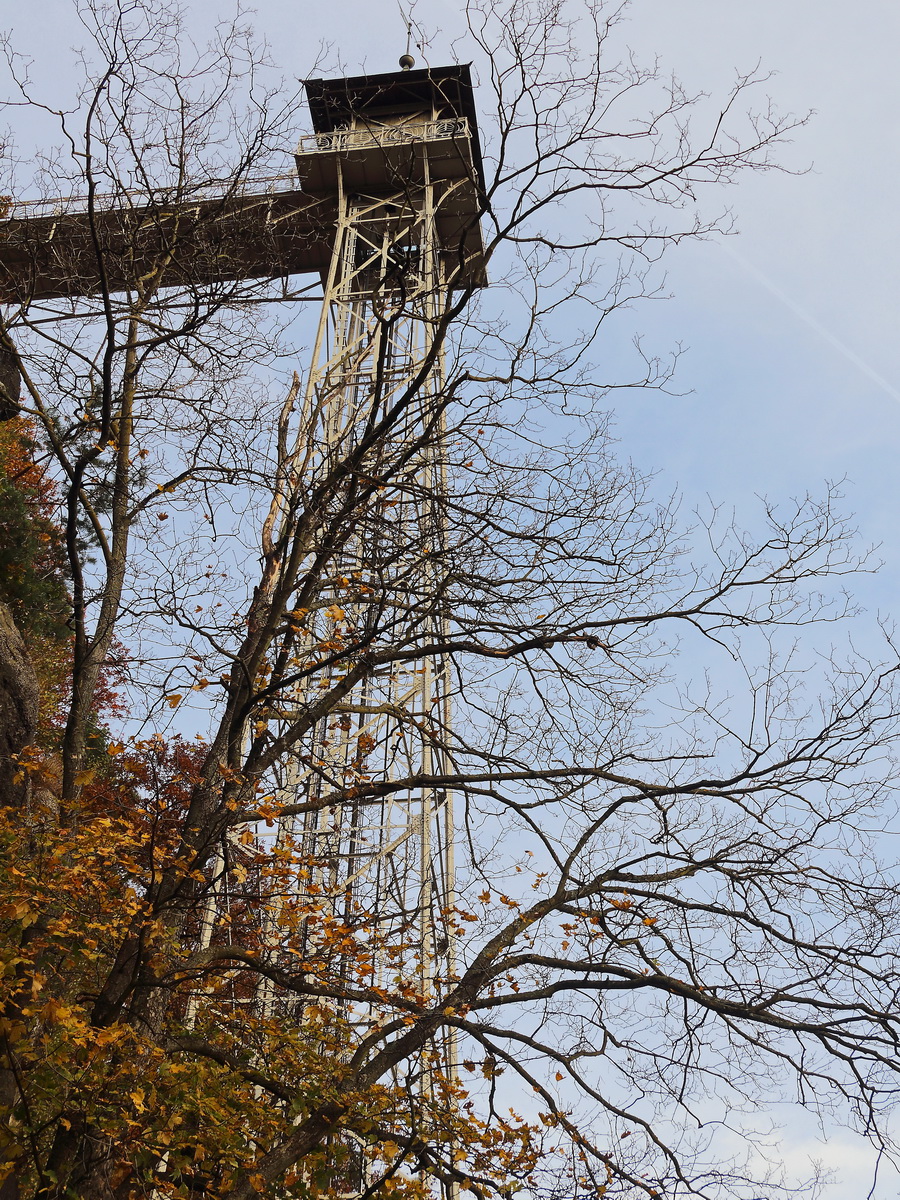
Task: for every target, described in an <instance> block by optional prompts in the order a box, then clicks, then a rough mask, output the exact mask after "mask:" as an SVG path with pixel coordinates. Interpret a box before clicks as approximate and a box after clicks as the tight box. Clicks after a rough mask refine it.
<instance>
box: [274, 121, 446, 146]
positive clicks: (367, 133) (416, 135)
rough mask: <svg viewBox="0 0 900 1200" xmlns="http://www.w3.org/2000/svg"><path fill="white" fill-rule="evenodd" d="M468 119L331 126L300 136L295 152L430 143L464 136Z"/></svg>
mask: <svg viewBox="0 0 900 1200" xmlns="http://www.w3.org/2000/svg"><path fill="white" fill-rule="evenodd" d="M468 136H469V122H468V121H467V120H466V119H465V117H444V118H442V119H441V120H440V121H426V122H424V123H423V124H419V125H371V126H367V127H365V128H363V129H334V130H332V131H331V132H330V133H312V134H308V135H307V136H306V137H302V138H301V139H300V145H299V146H298V147H297V153H298V154H321V153H322V152H323V151H325V152H328V151H333V152H339V151H341V152H345V153H346V152H347V151H349V150H366V149H369V148H370V147H373V146H379V147H385V146H401V145H407V144H409V143H410V142H433V141H443V140H449V139H451V138H458V137H468Z"/></svg>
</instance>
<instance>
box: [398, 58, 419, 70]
mask: <svg viewBox="0 0 900 1200" xmlns="http://www.w3.org/2000/svg"><path fill="white" fill-rule="evenodd" d="M415 65H416V60H415V59H414V58H413V56H412V55H411V54H401V55H400V66H401V67H402V68H403V70H404V71H411V70H412V68H413V67H414V66H415Z"/></svg>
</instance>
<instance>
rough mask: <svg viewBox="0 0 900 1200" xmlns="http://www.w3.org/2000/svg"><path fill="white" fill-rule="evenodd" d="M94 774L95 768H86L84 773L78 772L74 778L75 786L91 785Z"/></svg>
mask: <svg viewBox="0 0 900 1200" xmlns="http://www.w3.org/2000/svg"><path fill="white" fill-rule="evenodd" d="M96 774H97V769H96V767H88V769H87V770H86V771H79V772H78V774H77V775H76V776H75V786H76V787H84V786H85V784H88V783H92V782H93V780H94V776H95V775H96Z"/></svg>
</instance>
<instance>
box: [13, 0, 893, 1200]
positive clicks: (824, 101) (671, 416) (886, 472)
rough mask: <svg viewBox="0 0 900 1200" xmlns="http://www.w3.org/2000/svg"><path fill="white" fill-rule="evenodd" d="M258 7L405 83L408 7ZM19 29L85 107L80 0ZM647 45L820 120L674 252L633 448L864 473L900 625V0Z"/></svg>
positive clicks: (848, 1195)
mask: <svg viewBox="0 0 900 1200" xmlns="http://www.w3.org/2000/svg"><path fill="white" fill-rule="evenodd" d="M189 7H190V8H191V12H192V18H193V20H194V21H196V24H197V27H198V29H200V28H202V26H203V25H204V24H205V23H206V22H207V21H208V20H210V19H212V18H213V17H214V16H215V15H216V14H218V13H220V12H221V13H224V12H227V11H229V6H228V5H227V4H226V3H225V0H194V2H193V4H192V5H189ZM255 8H256V12H257V17H256V23H257V27H258V29H259V30H260V32H261V33H263V34H264V35H266V36H267V37H268V39H269V40H270V42H271V43H272V46H273V55H274V57H275V59H276V61H277V62H278V63H279V65H280V66H281V67H282V68H283V69H284V70H285V71H286V72H287V73H290V74H295V75H298V76H302V75H303V74H305V73H306V72H307V71H308V70H309V68H310V64H311V63H312V61H313V59H314V58H315V55H316V52H317V49H318V46H319V43H320V42H321V41H327V42H329V43H331V44H332V46H333V48H334V49H333V54H332V60H334V59H335V58H336V57H337V56H338V55H339V56H340V60H341V61H342V62H343V64H344V66H345V67H346V68H347V69H348V70H349V71H351V72H355V71H357V70H358V69H360V68H361V67H364V68H366V69H368V70H371V71H381V70H392V69H394V68H395V66H396V60H397V56H398V55H399V54H400V53H401V52H402V51H403V49H404V44H405V34H404V29H403V24H402V21H401V19H400V17H399V14H398V11H397V6H396V3H395V2H394V0H335V2H332V3H319V4H310V3H308V2H300V3H298V2H297V0H290V2H288V0H257V2H256V4H255ZM12 11H13V10H12V7H10V9H8V10H7V12H8V13H9V12H12ZM415 13H416V17H417V19H418V20H419V21H420V22H421V24H422V25H423V26H425V27H426V28H428V29H429V30H431V31H434V32H435V33H436V37H435V44H434V49H433V51H432V52H431V53H430V60H431V62H432V63H434V64H436V65H438V64H439V63H440V61H442V60H444V59H446V58H448V57H450V55H449V53H448V51H447V46H448V45H449V42H450V40H451V38H452V37H453V35H454V34H455V33H456V32H457V31H458V30H459V29H461V27H462V22H461V20H460V15H459V14H460V6H459V5H458V4H457V3H456V0H419V3H418V4H417V6H416V10H415ZM5 20H6V21H10V17H9V16H7V17H6V18H5ZM11 23H12V25H13V29H14V33H15V35H16V39H17V41H18V42H19V44H20V45H21V47H22V48H23V49H25V50H27V51H28V52H29V53H30V54H31V55H32V56H33V57H34V59H35V65H34V75H35V77H36V79H38V80H40V81H44V82H45V83H46V84H47V85H48V86H51V87H58V88H59V89H60V95H62V94H64V90H65V87H66V84H67V81H68V80H70V79H71V77H72V76H71V67H70V63H71V59H70V56H69V54H68V48H69V47H70V46H71V45H72V44H73V43H75V42H77V41H79V40H81V37H80V34H79V33H78V31H77V26H76V23H75V21H74V15H73V5H72V3H71V0H34V2H33V3H32V4H31V5H30V6H27V7H26V6H24V5H22V6H20V7H19V11H18V12H17V13H16V14H15V15H14V16H13V17H12V19H11ZM438 31H439V32H438ZM628 39H629V41H630V42H631V43H632V44H633V45H634V47H635V48H636V49H637V50H639V51H640V52H641V53H643V54H651V53H658V54H659V55H661V56H662V58H663V60H664V61H665V63H666V64H667V65H670V66H671V67H673V68H674V69H676V70H677V71H678V72H679V74H681V75H682V76H683V77H684V78H685V80H686V82H687V83H688V85H689V86H691V87H695V88H703V89H708V90H715V89H721V88H722V87H724V86H727V84H728V82H729V81H730V79H731V78H732V77H733V73H734V69H735V68H740V69H747V68H750V67H752V66H753V65H754V64H755V63H756V62H757V60H761V61H762V63H763V65H764V67H766V68H768V69H771V70H773V71H776V72H777V73H778V74H777V76H776V78H774V79H773V80H772V82H771V84H770V85H769V90H770V91H771V93H772V94H773V95H774V96H775V98H776V99H777V101H778V102H779V104H780V105H781V106H782V107H785V108H794V109H797V110H805V109H810V108H812V109H815V110H817V115H816V116H814V117H813V119H812V120H811V123H810V124H809V126H808V127H807V128H806V129H804V130H802V131H800V132H799V133H798V134H797V136H796V139H795V142H794V145H793V146H791V147H789V148H787V150H786V151H785V153H784V161H785V162H786V164H787V165H789V166H793V167H798V168H799V167H803V166H806V165H807V164H812V167H811V170H810V171H809V172H808V173H806V174H803V175H799V176H795V175H765V176H754V177H749V178H747V179H746V180H745V181H744V182H743V183H741V184H739V185H737V186H735V187H733V188H731V189H729V191H728V192H727V193H726V194H725V196H724V198H723V202H724V203H727V204H728V205H729V206H730V207H731V208H732V209H733V211H734V213H735V216H736V224H737V227H738V228H739V230H740V235H739V236H738V237H735V238H732V239H730V240H729V246H730V248H731V249H730V250H729V248H727V247H723V246H722V245H721V244H719V243H716V242H708V243H705V244H702V245H696V246H693V247H684V248H683V249H681V250H679V251H677V252H676V253H674V254H673V255H672V257H671V259H670V260H669V262H668V281H669V289H670V290H671V291H672V293H673V299H672V300H670V301H669V302H668V303H666V304H664V305H660V304H656V305H653V306H651V307H650V308H648V309H646V310H644V311H643V312H642V313H635V314H634V319H633V325H634V329H635V330H641V331H643V332H644V334H645V335H646V338H647V342H648V346H652V348H654V349H659V350H661V351H665V350H666V349H667V348H668V347H670V346H671V345H673V344H674V343H676V342H681V343H683V344H684V345H685V346H687V347H688V348H689V352H688V353H687V354H686V356H685V357H684V358H683V360H682V363H681V369H680V374H679V378H678V383H679V386H680V387H681V388H682V389H683V390H685V391H686V392H687V393H688V394H686V395H685V396H683V397H681V398H674V399H667V398H665V397H661V396H659V395H658V394H656V393H649V394H646V395H637V394H635V393H626V394H625V396H624V397H623V398H622V400H621V402H620V404H619V407H618V425H619V430H620V434H621V437H622V440H623V443H624V449H625V450H626V452H627V453H629V454H630V455H631V456H632V457H633V458H634V459H635V460H636V461H637V462H638V463H639V464H640V465H641V466H642V467H645V468H648V469H654V468H655V469H658V470H659V471H660V472H661V486H663V487H664V488H666V489H670V488H674V487H676V486H678V487H680V488H681V489H682V490H683V491H684V493H685V495H686V499H687V501H688V502H689V503H693V502H695V501H698V500H700V499H702V497H704V496H705V495H706V494H707V493H708V494H710V495H711V496H713V497H714V498H716V499H719V500H722V501H724V502H726V503H727V504H729V505H732V504H733V505H735V506H736V507H737V510H738V515H739V518H742V519H744V520H746V521H748V522H749V521H750V520H751V516H750V506H751V503H752V497H753V495H754V494H755V493H757V492H764V493H767V494H770V495H772V496H780V495H786V494H790V493H796V492H799V491H804V490H806V489H808V488H809V489H812V490H816V489H817V488H818V487H819V486H820V484H821V481H822V480H823V479H825V478H831V479H834V478H840V477H842V476H847V477H848V479H849V481H850V482H849V490H848V504H849V506H850V507H851V508H852V509H853V510H854V511H855V513H856V514H857V519H858V523H859V526H860V530H861V535H862V538H863V540H865V541H875V542H881V543H882V557H883V558H884V560H885V564H886V565H885V569H884V571H883V572H882V573H881V575H880V576H879V577H877V578H876V579H868V580H864V581H862V582H861V584H860V586H859V588H858V589H857V590H858V591H859V593H860V595H861V596H862V598H863V600H864V602H865V603H866V604H867V605H868V606H869V608H870V611H872V612H874V611H876V610H883V611H886V612H889V611H891V610H893V611H894V612H898V611H900V603H898V594H900V521H898V515H900V473H898V471H897V467H896V462H897V459H898V456H900V345H898V339H897V332H896V331H897V323H898V316H900V293H898V288H897V284H896V279H897V276H898V271H900V233H898V225H897V220H896V215H895V212H896V205H897V194H898V183H900V150H898V139H897V136H896V126H897V124H898V120H900V72H898V70H897V59H898V57H900V7H897V6H893V5H890V4H888V3H887V2H886V0H857V3H856V4H855V5H853V6H852V8H850V7H848V6H847V5H846V4H840V5H839V4H838V3H836V2H835V0H754V3H752V4H749V3H746V2H743V0H742V2H741V3H737V2H735V0H635V3H634V6H633V8H632V12H631V18H630V29H629V33H628ZM463 57H468V55H467V54H463ZM476 67H477V63H476ZM299 132H303V131H302V130H298V133H299ZM23 148H25V147H24V146H23ZM776 1120H777V1121H778V1122H779V1123H781V1122H783V1123H784V1126H785V1142H784V1151H783V1153H784V1157H785V1162H786V1163H789V1164H790V1166H791V1167H796V1168H797V1169H802V1168H803V1166H804V1164H805V1160H807V1159H808V1158H809V1156H810V1155H812V1156H813V1157H818V1158H821V1159H822V1160H823V1161H824V1162H826V1163H828V1164H830V1165H833V1166H834V1167H836V1168H837V1169H838V1171H839V1172H840V1174H841V1183H840V1184H837V1185H835V1186H833V1187H831V1188H829V1189H827V1190H826V1191H825V1192H824V1193H823V1200H861V1197H862V1196H864V1195H865V1194H866V1191H867V1190H868V1184H869V1182H870V1178H867V1172H866V1165H867V1163H868V1162H870V1161H871V1159H870V1156H869V1155H868V1154H867V1152H866V1151H865V1149H864V1148H861V1147H859V1146H858V1145H857V1144H855V1143H853V1142H852V1141H851V1140H850V1139H849V1137H845V1136H844V1135H837V1134H832V1135H831V1136H830V1137H829V1139H828V1141H827V1143H826V1144H820V1143H819V1142H818V1141H817V1139H816V1135H815V1131H814V1130H812V1129H810V1128H808V1127H807V1126H805V1125H804V1124H803V1123H802V1122H801V1121H799V1120H794V1119H793V1118H788V1116H787V1114H784V1113H780V1114H778V1115H777V1117H776ZM875 1195H876V1196H877V1198H878V1200H893V1198H894V1197H896V1196H897V1195H898V1183H897V1178H896V1176H893V1175H891V1176H890V1177H888V1176H887V1175H885V1180H884V1182H883V1183H882V1184H881V1185H879V1187H878V1189H877V1191H876V1193H875Z"/></svg>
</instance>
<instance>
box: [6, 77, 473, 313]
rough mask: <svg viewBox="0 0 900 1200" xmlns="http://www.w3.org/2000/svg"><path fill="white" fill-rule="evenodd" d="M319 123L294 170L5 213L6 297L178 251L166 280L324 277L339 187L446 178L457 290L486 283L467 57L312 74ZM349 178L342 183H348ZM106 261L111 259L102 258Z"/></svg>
mask: <svg viewBox="0 0 900 1200" xmlns="http://www.w3.org/2000/svg"><path fill="white" fill-rule="evenodd" d="M306 89H307V96H308V99H309V106H310V111H311V114H312V118H313V129H314V133H313V134H312V135H310V136H308V137H303V138H301V140H300V144H299V146H298V147H297V149H296V152H295V156H294V157H295V162H296V167H297V174H296V175H295V176H279V177H276V178H270V179H264V180H260V181H258V182H250V183H248V184H246V185H245V186H244V188H242V189H240V190H237V189H235V188H234V186H233V185H231V186H229V185H228V183H227V182H223V183H222V184H221V186H220V187H219V186H217V185H216V184H208V185H205V186H204V187H202V188H198V189H197V190H196V192H194V193H189V194H187V195H185V193H184V190H183V189H182V191H181V192H180V193H179V194H178V195H177V196H174V197H173V196H172V195H170V194H167V193H166V192H165V190H161V191H160V192H159V193H158V194H156V195H152V196H149V197H148V196H147V195H146V194H143V195H141V194H135V193H125V192H120V193H117V194H116V195H111V196H105V197H104V196H100V197H97V198H95V202H94V205H93V210H92V211H89V209H88V204H87V201H86V200H85V199H84V198H79V197H72V198H69V199H65V200H45V201H36V202H25V203H21V204H13V205H12V206H11V207H10V209H9V210H8V211H7V212H6V213H5V214H4V213H2V212H0V302H4V303H10V304H28V303H30V302H31V301H48V300H77V299H79V298H83V297H84V298H87V297H90V296H93V295H97V294H98V293H100V292H101V291H102V290H103V284H104V282H105V286H106V289H107V290H108V291H109V292H113V293H115V292H120V291H123V290H126V289H127V288H129V287H130V286H133V284H134V281H136V280H137V279H138V278H139V277H140V276H141V275H143V274H145V273H146V272H148V271H150V270H152V269H153V267H154V265H155V264H157V263H158V262H159V261H160V257H161V256H162V255H164V254H166V253H167V252H169V251H170V250H171V252H172V257H171V261H170V262H169V263H168V264H167V266H166V268H165V276H164V280H165V282H164V286H165V287H176V288H182V289H190V288H192V287H204V288H205V287H209V286H211V285H216V284H222V285H225V284H228V283H234V282H240V281H243V280H253V279H263V280H264V279H287V278H289V277H291V276H294V275H305V274H310V273H315V274H319V275H320V276H321V275H324V274H325V272H326V271H327V269H328V265H329V262H330V258H331V252H332V247H333V242H334V231H335V227H336V223H337V219H338V203H339V195H338V192H339V188H343V190H344V192H345V193H346V192H347V191H348V190H352V191H354V192H363V193H366V194H372V195H376V196H377V195H382V194H383V195H396V194H397V193H398V192H401V193H402V192H404V191H408V192H409V194H410V196H411V198H412V197H413V195H414V194H415V193H416V191H417V190H418V189H419V188H421V187H422V186H423V185H424V184H426V183H429V184H433V185H435V187H434V192H435V199H436V209H435V212H436V224H437V230H438V238H439V241H440V245H441V248H442V252H443V253H444V255H445V256H446V258H447V261H448V264H449V266H450V268H451V271H452V274H453V282H452V284H451V286H453V287H456V288H459V287H467V286H468V287H471V286H474V287H480V286H483V285H484V284H485V283H486V277H485V269H484V247H483V242H482V238H481V231H480V227H479V220H478V217H479V211H480V200H481V195H482V193H483V187H484V183H483V170H482V164H481V152H480V148H479V143H478V132H477V125H476V120H475V109H474V102H473V97H472V85H471V80H470V77H469V69H468V67H467V66H465V65H462V66H452V67H443V68H437V69H430V68H426V69H422V70H418V71H412V70H406V71H395V72H391V73H389V74H383V75H367V76H359V77H356V78H341V79H333V80H309V81H307V83H306ZM339 178H340V184H339V182H338V180H339ZM101 264H102V266H101Z"/></svg>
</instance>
